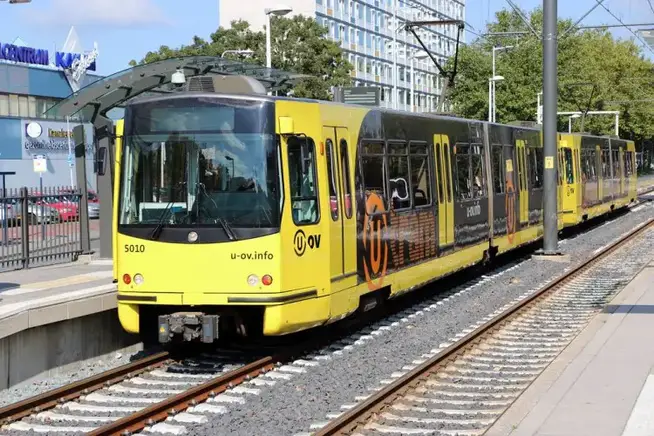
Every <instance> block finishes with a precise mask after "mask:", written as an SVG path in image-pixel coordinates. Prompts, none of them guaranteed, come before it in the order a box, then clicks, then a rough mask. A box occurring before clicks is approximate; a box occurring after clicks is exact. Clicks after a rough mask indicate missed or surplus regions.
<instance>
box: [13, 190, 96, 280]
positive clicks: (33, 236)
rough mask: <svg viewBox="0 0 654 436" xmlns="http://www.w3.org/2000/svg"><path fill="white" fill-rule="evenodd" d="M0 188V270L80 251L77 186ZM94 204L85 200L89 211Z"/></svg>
mask: <svg viewBox="0 0 654 436" xmlns="http://www.w3.org/2000/svg"><path fill="white" fill-rule="evenodd" d="M1 191H2V190H1V189H0V223H1V225H2V232H0V270H4V271H6V270H13V269H22V268H29V267H31V266H43V265H46V264H53V263H60V262H70V261H73V260H76V259H77V257H78V256H79V255H80V254H81V253H82V252H83V246H82V237H81V235H82V232H81V227H82V226H81V224H82V223H81V222H80V210H79V208H80V200H81V197H82V194H81V192H80V191H79V190H78V189H74V188H70V187H51V188H44V189H43V192H39V190H38V189H35V188H27V187H23V188H20V189H7V190H6V191H5V192H4V193H3V192H1ZM3 194H4V195H3ZM96 207H97V205H96V204H95V203H93V202H92V201H89V212H91V209H94V210H95V208H96ZM89 215H90V216H94V215H96V214H94V213H90V214H89Z"/></svg>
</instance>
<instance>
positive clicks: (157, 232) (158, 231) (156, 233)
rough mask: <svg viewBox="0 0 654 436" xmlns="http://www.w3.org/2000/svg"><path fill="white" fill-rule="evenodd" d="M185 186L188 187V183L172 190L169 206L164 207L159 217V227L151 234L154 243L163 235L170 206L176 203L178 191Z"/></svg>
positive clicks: (180, 184)
mask: <svg viewBox="0 0 654 436" xmlns="http://www.w3.org/2000/svg"><path fill="white" fill-rule="evenodd" d="M184 185H186V182H179V183H178V184H177V185H176V186H175V187H173V189H171V192H170V201H169V202H168V204H166V207H164V209H163V212H162V213H161V216H160V217H159V221H158V222H157V225H156V226H155V227H154V229H152V233H150V239H152V240H153V241H154V240H156V239H159V235H160V234H161V231H162V230H163V227H164V219H165V218H166V214H167V213H168V209H170V206H171V205H172V204H173V203H174V201H175V194H177V191H178V190H179V189H180V188H181V187H182V186H184Z"/></svg>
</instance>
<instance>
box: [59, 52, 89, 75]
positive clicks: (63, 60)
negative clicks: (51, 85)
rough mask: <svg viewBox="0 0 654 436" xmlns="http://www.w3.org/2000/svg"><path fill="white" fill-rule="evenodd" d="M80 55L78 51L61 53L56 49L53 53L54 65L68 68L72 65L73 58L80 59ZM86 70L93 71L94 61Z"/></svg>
mask: <svg viewBox="0 0 654 436" xmlns="http://www.w3.org/2000/svg"><path fill="white" fill-rule="evenodd" d="M81 57H82V55H80V54H79V53H63V52H60V51H58V52H57V54H56V55H55V65H56V66H57V68H70V67H72V66H73V62H74V61H75V59H80V58H81ZM87 70H91V71H95V61H93V63H91V65H89V67H88V68H87Z"/></svg>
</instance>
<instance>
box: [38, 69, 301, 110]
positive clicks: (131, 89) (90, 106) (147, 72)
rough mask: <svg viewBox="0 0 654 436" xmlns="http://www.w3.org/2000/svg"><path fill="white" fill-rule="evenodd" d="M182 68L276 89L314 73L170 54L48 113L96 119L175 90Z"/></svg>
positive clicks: (104, 80) (189, 73) (99, 82)
mask: <svg viewBox="0 0 654 436" xmlns="http://www.w3.org/2000/svg"><path fill="white" fill-rule="evenodd" d="M178 70H180V71H183V72H184V75H185V76H186V80H187V82H188V79H189V78H190V77H193V76H207V75H241V76H248V77H252V78H254V79H256V80H258V81H259V82H261V84H262V85H263V86H264V87H265V88H266V91H272V92H274V91H280V90H285V89H288V88H290V87H292V86H293V84H294V83H295V82H297V81H298V80H301V79H305V78H308V77H311V76H308V75H305V74H297V73H289V72H286V71H281V70H277V69H274V68H266V67H262V66H259V65H255V64H250V63H243V62H238V61H235V60H232V59H225V58H221V57H217V56H187V57H178V58H170V59H165V60H162V61H157V62H152V63H149V64H144V65H137V66H135V67H132V68H127V69H125V70H122V71H119V72H117V73H115V74H112V75H110V76H107V77H104V78H102V79H100V80H97V81H95V82H93V83H91V84H90V85H87V86H85V87H84V88H82V89H80V90H79V91H77V92H74V93H72V94H71V95H69V96H68V97H67V98H66V99H64V100H62V101H60V102H59V103H57V104H56V105H54V106H52V107H51V108H50V109H48V110H47V111H46V113H48V114H53V115H55V116H57V117H60V118H65V117H72V116H73V115H75V114H77V113H78V112H80V111H83V112H82V113H81V114H80V115H81V116H79V115H78V118H80V119H81V120H83V121H85V122H89V121H90V122H92V123H94V122H95V120H96V118H97V117H98V115H102V116H105V115H106V113H107V112H108V111H110V110H111V109H113V108H115V107H120V106H121V105H123V104H124V103H125V102H126V101H128V100H130V99H132V98H135V97H137V96H139V95H143V94H160V93H170V92H175V89H174V87H171V86H170V84H171V78H172V75H173V74H174V73H175V72H176V71H178Z"/></svg>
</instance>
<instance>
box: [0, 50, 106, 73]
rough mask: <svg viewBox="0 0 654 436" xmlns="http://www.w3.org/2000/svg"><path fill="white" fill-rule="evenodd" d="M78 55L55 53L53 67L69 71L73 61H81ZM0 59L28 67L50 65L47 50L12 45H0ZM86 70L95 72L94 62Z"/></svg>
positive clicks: (80, 56)
mask: <svg viewBox="0 0 654 436" xmlns="http://www.w3.org/2000/svg"><path fill="white" fill-rule="evenodd" d="M81 58H82V55H81V54H79V53H65V52H60V51H58V52H55V66H56V67H57V68H63V69H69V68H71V67H72V66H73V63H74V62H75V60H81ZM0 59H1V60H5V61H10V62H19V63H22V64H30V65H46V66H47V65H50V53H49V52H48V50H45V49H40V48H33V47H22V46H19V45H14V44H3V43H0ZM87 70H90V71H95V70H96V65H95V61H94V62H92V63H90V64H89V66H88V67H87Z"/></svg>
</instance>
